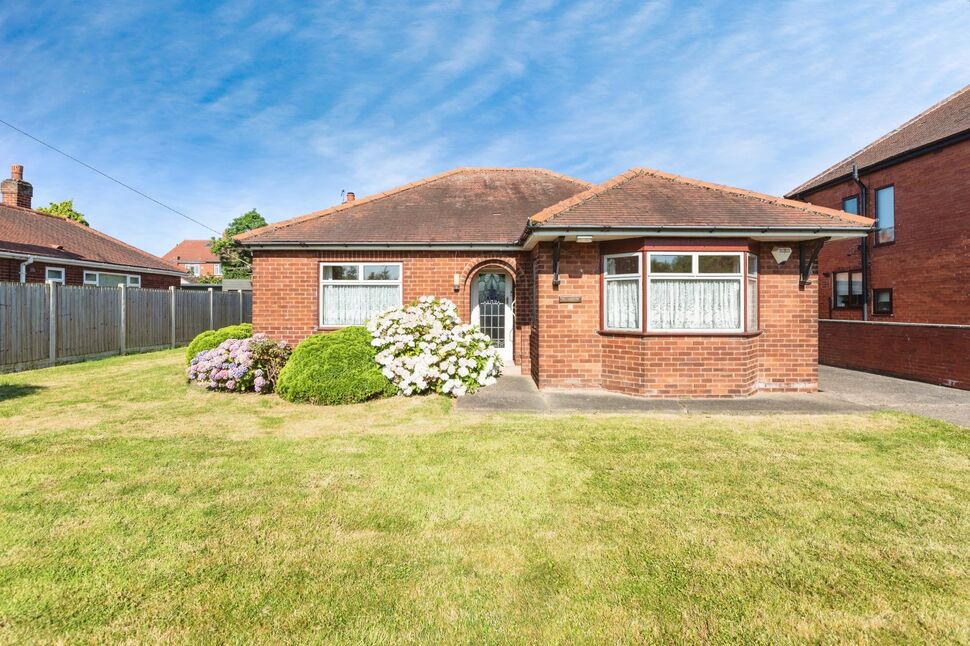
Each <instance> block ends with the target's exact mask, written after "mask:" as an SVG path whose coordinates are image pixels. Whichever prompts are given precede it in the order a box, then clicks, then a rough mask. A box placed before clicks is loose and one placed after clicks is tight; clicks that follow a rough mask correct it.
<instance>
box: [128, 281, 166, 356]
mask: <svg viewBox="0 0 970 646" xmlns="http://www.w3.org/2000/svg"><path fill="white" fill-rule="evenodd" d="M125 314H126V317H125V318H126V323H125V332H126V334H127V339H128V343H127V349H128V350H129V351H131V350H147V349H149V348H161V347H165V346H169V345H171V344H172V292H170V291H169V290H167V289H166V290H162V289H129V290H128V305H127V307H126V308H125Z"/></svg>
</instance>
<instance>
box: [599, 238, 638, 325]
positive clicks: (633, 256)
mask: <svg viewBox="0 0 970 646" xmlns="http://www.w3.org/2000/svg"><path fill="white" fill-rule="evenodd" d="M640 258H641V254H640V253H630V254H619V255H615V256H606V257H605V258H604V259H603V261H604V262H603V264H604V268H603V292H604V293H603V309H604V311H605V313H606V315H605V317H604V318H605V321H604V326H605V327H606V329H608V330H634V331H637V330H639V329H640V294H641V292H642V289H641V271H640Z"/></svg>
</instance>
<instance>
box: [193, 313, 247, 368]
mask: <svg viewBox="0 0 970 646" xmlns="http://www.w3.org/2000/svg"><path fill="white" fill-rule="evenodd" d="M252 335H253V326H252V324H251V323H240V324H239V325H227V326H226V327H222V328H219V329H218V330H206V331H205V332H203V333H202V334H199V335H198V336H196V337H195V338H194V339H192V343H190V344H189V347H188V349H187V350H186V351H185V363H190V362H191V361H192V359H194V358H195V355H197V354H199V353H200V352H205V351H206V350H211V349H213V348H218V347H219V344H220V343H222V342H223V341H225V340H226V339H248V338H249V337H251V336H252Z"/></svg>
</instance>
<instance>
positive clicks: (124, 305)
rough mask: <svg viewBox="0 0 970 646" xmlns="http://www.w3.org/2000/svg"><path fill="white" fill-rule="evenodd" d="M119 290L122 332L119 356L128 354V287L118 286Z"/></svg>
mask: <svg viewBox="0 0 970 646" xmlns="http://www.w3.org/2000/svg"><path fill="white" fill-rule="evenodd" d="M118 289H120V290H121V298H120V299H119V300H120V301H121V325H119V326H118V329H119V330H120V332H119V334H118V350H119V354H122V355H124V354H127V353H128V286H127V285H125V283H121V284H120V285H118Z"/></svg>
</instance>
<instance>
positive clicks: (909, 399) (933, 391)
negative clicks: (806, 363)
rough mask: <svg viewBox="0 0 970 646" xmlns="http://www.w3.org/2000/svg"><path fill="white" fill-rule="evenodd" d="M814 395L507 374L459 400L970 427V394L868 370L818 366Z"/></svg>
mask: <svg viewBox="0 0 970 646" xmlns="http://www.w3.org/2000/svg"><path fill="white" fill-rule="evenodd" d="M819 389H820V391H821V392H818V393H814V394H799V393H759V394H757V395H754V396H752V397H747V398H743V399H648V398H644V397H630V396H627V395H618V394H616V393H610V392H606V391H576V390H554V389H553V390H542V391H540V390H538V389H537V388H536V387H535V384H534V383H532V379H530V378H529V377H525V376H520V375H507V376H504V377H502V378H501V379H499V381H498V383H497V384H495V385H494V386H490V387H488V388H483V389H481V390H480V391H478V392H477V393H475V394H474V395H471V396H468V397H462V398H461V399H459V400H458V404H457V406H458V408H459V409H460V410H472V411H474V410H477V411H495V412H503V411H529V412H560V411H563V412H566V411H588V412H604V413H605V412H610V413H619V412H635V411H644V412H651V411H652V412H658V413H716V414H727V415H752V414H771V413H808V414H831V413H858V412H866V411H872V410H886V409H890V410H901V411H906V412H911V413H916V414H918V415H926V416H927V417H936V418H939V419H944V420H947V421H949V422H953V423H955V424H959V425H961V426H966V427H970V392H968V391H965V390H954V389H953V388H944V387H943V386H932V385H930V384H924V383H919V382H916V381H906V380H905V379H893V378H891V377H882V376H879V375H871V374H868V373H865V372H856V371H853V370H842V369H840V368H830V367H828V366H820V367H819Z"/></svg>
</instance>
